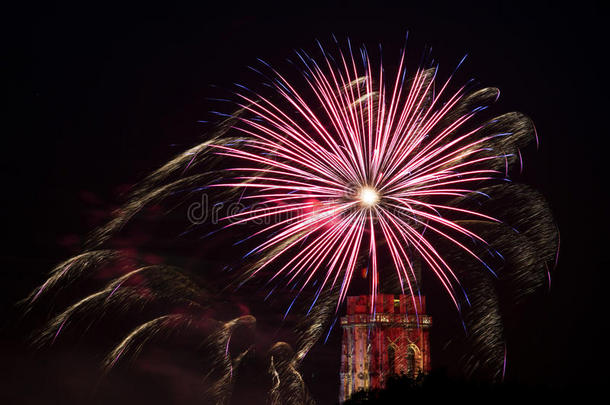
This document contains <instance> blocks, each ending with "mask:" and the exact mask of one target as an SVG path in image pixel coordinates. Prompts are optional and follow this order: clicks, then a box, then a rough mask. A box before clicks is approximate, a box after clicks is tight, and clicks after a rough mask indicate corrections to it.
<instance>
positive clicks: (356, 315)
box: [339, 294, 432, 402]
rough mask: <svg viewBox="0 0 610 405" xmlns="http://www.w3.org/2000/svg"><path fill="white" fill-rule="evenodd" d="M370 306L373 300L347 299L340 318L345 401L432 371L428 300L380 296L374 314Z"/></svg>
mask: <svg viewBox="0 0 610 405" xmlns="http://www.w3.org/2000/svg"><path fill="white" fill-rule="evenodd" d="M414 298H415V299H414ZM371 304H372V303H371V296H368V295H360V296H356V297H347V314H346V315H345V316H344V317H342V318H341V327H342V328H343V341H342V351H341V372H340V377H341V389H340V394H339V400H340V401H341V402H343V401H345V400H346V399H348V398H349V397H350V395H352V394H353V393H354V392H356V391H358V390H361V389H373V388H383V387H384V386H385V382H386V380H387V377H388V376H390V375H393V374H398V375H400V374H405V375H408V376H411V377H416V376H417V375H419V374H420V373H428V372H429V371H430V342H429V329H430V326H431V325H432V320H431V318H430V317H429V316H428V315H426V297H424V296H421V295H419V296H415V297H412V296H410V295H404V294H401V295H392V294H379V295H377V297H376V302H375V303H374V309H375V311H374V314H373V311H371Z"/></svg>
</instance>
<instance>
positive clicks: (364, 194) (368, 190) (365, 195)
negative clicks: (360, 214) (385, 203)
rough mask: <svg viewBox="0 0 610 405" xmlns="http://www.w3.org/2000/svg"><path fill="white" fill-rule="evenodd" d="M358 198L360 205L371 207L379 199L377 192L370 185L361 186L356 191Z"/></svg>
mask: <svg viewBox="0 0 610 405" xmlns="http://www.w3.org/2000/svg"><path fill="white" fill-rule="evenodd" d="M358 199H359V200H360V202H361V203H362V205H364V206H366V207H372V206H373V205H375V204H377V202H378V201H379V193H377V190H375V189H374V188H372V187H362V188H361V189H360V193H358Z"/></svg>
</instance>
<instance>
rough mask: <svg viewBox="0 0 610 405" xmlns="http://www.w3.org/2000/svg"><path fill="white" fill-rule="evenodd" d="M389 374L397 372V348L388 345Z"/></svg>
mask: <svg viewBox="0 0 610 405" xmlns="http://www.w3.org/2000/svg"><path fill="white" fill-rule="evenodd" d="M388 374H396V348H395V347H394V345H390V346H388Z"/></svg>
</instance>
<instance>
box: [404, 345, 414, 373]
mask: <svg viewBox="0 0 610 405" xmlns="http://www.w3.org/2000/svg"><path fill="white" fill-rule="evenodd" d="M406 360H407V375H408V376H409V377H411V378H414V377H415V349H413V347H412V346H409V347H408V348H407V359H406Z"/></svg>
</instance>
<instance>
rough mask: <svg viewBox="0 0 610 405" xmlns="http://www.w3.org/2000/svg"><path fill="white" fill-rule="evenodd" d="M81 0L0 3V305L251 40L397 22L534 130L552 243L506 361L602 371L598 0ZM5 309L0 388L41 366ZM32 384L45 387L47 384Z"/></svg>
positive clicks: (176, 145)
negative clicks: (1, 98) (270, 2)
mask: <svg viewBox="0 0 610 405" xmlns="http://www.w3.org/2000/svg"><path fill="white" fill-rule="evenodd" d="M85 3H88V2H82V3H79V4H76V5H50V4H47V3H43V4H33V3H32V4H28V5H26V6H23V7H20V8H19V9H12V8H9V9H8V10H5V12H4V16H3V19H4V20H5V21H4V22H3V39H4V42H5V45H4V46H3V58H2V59H3V63H2V64H3V65H4V67H5V68H7V69H5V73H4V75H3V78H4V82H5V85H4V88H5V89H7V90H8V92H6V91H5V94H6V96H5V101H6V102H7V106H5V109H4V112H5V113H6V116H5V118H4V119H3V124H4V130H3V131H2V152H3V157H2V162H1V165H2V209H1V212H2V225H3V227H2V230H3V232H2V234H3V244H2V246H3V249H2V255H1V258H2V276H3V278H2V280H3V282H2V287H1V288H2V298H1V302H2V308H3V311H6V313H7V314H9V313H10V312H12V311H13V307H12V304H13V303H14V302H15V301H16V300H18V299H19V298H21V297H23V296H24V295H26V294H27V292H29V290H31V289H32V288H33V287H34V286H35V285H37V284H38V283H40V282H41V281H42V280H43V275H44V273H45V272H47V271H48V270H49V269H50V268H51V267H52V266H53V265H54V264H56V263H57V262H59V261H61V260H63V259H65V258H66V257H69V256H70V255H71V254H72V253H73V251H72V250H71V248H70V247H69V246H70V240H71V239H70V238H71V237H73V235H76V237H77V238H78V237H82V235H84V234H86V233H87V232H88V231H90V230H91V227H92V226H93V225H94V224H95V222H94V221H93V222H92V221H91V220H90V217H91V212H92V211H95V210H97V209H99V210H103V209H107V208H108V207H109V206H111V205H112V204H115V203H116V201H118V200H117V195H118V191H119V190H120V189H121V186H123V185H125V184H133V183H134V182H136V181H138V180H139V179H141V178H142V177H143V176H144V175H146V174H147V173H148V172H149V171H150V170H152V169H154V168H156V167H157V166H159V165H160V164H162V163H164V162H165V161H166V160H168V159H169V158H170V157H171V156H173V155H175V154H176V153H178V152H180V151H182V150H183V149H185V148H186V147H188V146H190V145H194V144H196V143H197V142H198V141H199V140H200V139H201V136H202V135H203V134H204V131H205V126H202V125H201V124H199V123H198V122H197V121H198V120H206V119H209V117H210V115H209V114H208V111H209V110H211V109H214V108H216V106H215V105H214V103H213V102H210V101H209V100H207V99H206V97H215V96H217V94H218V92H217V89H215V88H214V87H213V86H218V87H220V88H230V86H231V84H232V83H233V82H237V81H240V79H241V78H242V77H244V74H245V72H246V70H247V69H246V66H247V65H249V64H252V63H254V61H255V60H256V58H262V59H265V60H267V61H270V62H282V61H283V59H284V58H285V57H287V56H290V55H291V52H292V51H293V50H294V49H296V48H305V49H313V48H314V46H315V43H314V41H315V39H320V40H322V41H326V42H327V43H330V42H331V34H333V33H334V34H336V35H337V36H338V37H343V38H344V37H346V36H349V37H350V38H351V39H352V40H353V42H354V43H360V42H364V43H366V44H367V45H369V47H375V46H376V44H377V43H378V42H382V43H383V45H384V48H385V49H389V50H390V51H389V52H388V53H390V54H391V53H392V52H394V53H397V52H398V49H399V48H400V46H401V45H402V42H403V38H404V34H405V32H406V31H407V30H409V31H410V33H411V34H410V35H411V37H410V39H409V41H410V42H409V45H408V46H409V48H408V49H412V50H413V53H412V54H413V55H416V56H417V57H419V55H421V51H422V50H423V49H424V45H429V46H431V47H432V54H433V55H434V57H435V58H436V59H439V60H440V62H441V66H446V68H447V69H450V67H451V68H452V67H453V66H454V65H455V64H456V63H457V62H458V61H459V60H460V59H461V57H462V56H463V55H464V54H466V53H468V54H469V57H468V59H467V63H466V64H465V65H464V67H463V69H464V72H465V73H464V74H465V75H467V76H469V77H470V76H473V77H476V78H477V79H478V80H479V81H480V82H482V83H484V84H487V85H492V86H497V87H499V88H500V89H501V91H502V96H501V99H500V102H499V105H498V107H497V111H499V112H504V111H512V110H518V111H521V112H523V113H525V114H527V115H529V116H530V117H531V118H532V119H533V120H534V122H535V124H536V127H537V131H538V134H539V136H540V140H541V146H540V149H539V151H538V152H536V153H530V154H529V155H527V156H525V175H524V179H523V180H524V181H525V182H527V183H528V184H531V185H533V186H534V187H536V188H537V189H539V190H541V191H542V192H543V194H544V195H545V196H546V198H547V199H548V200H549V202H550V205H551V208H552V210H553V213H554V215H555V218H556V219H557V221H558V224H559V228H560V231H561V252H560V259H559V266H558V268H557V269H556V271H555V273H554V275H553V281H552V289H551V291H550V292H548V293H544V294H542V295H541V296H537V297H536V298H535V299H532V301H531V302H530V303H529V307H527V311H525V313H524V314H523V323H522V324H521V325H520V326H519V327H520V328H522V329H523V330H522V333H521V332H519V333H516V332H514V333H513V334H514V336H515V337H514V339H515V342H514V345H513V346H512V347H514V348H515V349H513V350H514V351H511V352H510V356H509V361H510V362H509V369H508V373H509V375H512V376H513V377H514V378H515V379H517V380H522V381H526V382H528V383H531V384H537V383H541V384H549V383H557V382H562V383H563V382H567V381H570V380H572V379H574V380H576V381H578V382H580V383H588V382H595V381H601V380H602V379H603V378H605V376H604V375H603V374H600V372H599V371H598V370H597V366H598V364H599V363H602V361H601V356H605V353H604V352H605V350H604V345H602V343H601V342H602V341H601V327H602V324H603V323H604V322H605V319H606V316H605V315H604V311H603V310H602V309H603V308H605V307H606V299H605V298H606V297H604V294H603V292H602V289H603V290H605V284H604V282H603V281H602V274H604V273H602V271H605V270H606V269H607V268H608V260H607V256H606V255H605V254H604V252H605V251H606V250H607V246H605V244H606V239H607V238H606V236H605V231H604V229H605V228H604V224H605V220H606V219H607V213H606V208H607V198H606V197H607V181H606V180H605V179H606V174H605V173H604V170H603V168H602V162H604V161H605V159H606V158H605V157H603V154H602V147H603V139H604V138H606V137H607V130H606V128H605V127H604V126H603V125H602V122H603V121H605V120H606V114H607V113H606V112H605V111H602V109H601V107H602V105H603V106H604V107H605V106H606V105H607V103H606V98H605V96H604V94H603V91H602V85H603V84H604V80H603V79H602V76H601V70H602V69H601V64H602V59H604V58H605V56H606V55H605V54H606V53H607V44H606V38H604V37H602V36H603V34H602V33H603V32H604V31H605V29H604V24H605V23H606V21H605V19H604V18H603V16H602V14H603V11H602V9H601V6H598V5H597V4H596V3H593V2H588V1H579V2H573V3H572V4H571V5H569V6H567V5H561V6H560V5H558V3H560V2H540V3H539V4H537V5H536V6H533V5H531V4H529V2H516V3H515V2H449V4H442V2H405V3H409V5H407V6H403V5H401V6H394V5H390V3H386V2H347V1H345V2H335V3H332V4H333V5H332V6H328V5H325V6H316V5H314V4H312V3H306V2H286V3H292V4H291V5H290V6H286V5H284V6H275V7H271V6H265V5H254V4H253V3H254V2H252V3H250V4H241V3H236V2H215V5H214V6H207V5H204V2H200V4H199V6H197V7H182V6H176V5H169V4H168V5H166V6H157V5H154V6H153V5H151V4H146V5H142V6H138V7H136V6H128V5H126V4H118V5H109V4H108V3H105V2H102V3H99V4H97V5H90V4H86V5H85ZM125 3H126V2H125ZM225 3H226V4H225ZM373 3H375V4H373ZM411 3H413V4H411ZM457 3H460V5H459V6H458V5H457ZM602 159H604V160H602ZM5 319H9V320H11V321H10V322H7V323H8V324H7V325H5V327H4V332H3V335H2V342H1V344H2V346H3V347H2V353H3V356H5V357H6V359H7V361H2V363H3V364H2V368H3V369H5V370H3V375H2V377H1V379H2V380H3V382H4V383H10V384H11V386H8V385H7V387H6V388H3V389H2V391H3V395H4V394H7V393H10V392H13V391H14V392H16V393H23V392H28V391H29V388H25V387H26V386H28V387H29V385H30V383H31V384H32V385H33V386H35V385H36V382H34V381H30V382H27V383H25V381H27V379H28V378H33V377H28V375H29V376H35V378H36V379H45V378H46V377H45V373H52V370H53V367H52V366H49V364H47V363H45V364H40V363H38V361H37V360H35V358H34V359H33V358H32V357H31V356H29V355H26V354H25V353H24V350H23V346H22V345H21V343H20V342H21V341H22V340H23V339H25V336H24V332H23V330H21V329H19V328H14V326H15V325H14V324H13V321H12V320H13V319H14V317H13V316H7V317H5ZM16 330H18V332H16ZM433 357H434V354H433ZM57 358H58V359H60V360H57V361H58V362H59V363H61V362H62V361H63V360H61V359H62V358H61V356H59V355H58V356H57ZM46 361H51V360H48V359H47V360H46ZM62 364H63V363H62ZM66 364H68V363H66ZM64 367H70V366H69V365H67V366H66V365H64ZM30 373H31V374H30ZM92 378H94V377H92ZM15 381H22V382H21V384H23V385H15ZM51 381H53V380H52V379H51ZM49 385H52V384H51V383H49V384H47V385H46V386H45V387H46V388H45V389H46V390H47V392H48V393H50V394H49V397H48V398H54V397H53V395H56V396H57V397H58V398H59V397H61V395H62V394H61V393H57V392H55V393H54V394H53V393H52V392H53V389H52V388H49ZM119 386H120V384H119V383H117V385H116V387H119ZM116 392H120V389H119V388H117V389H116ZM9 398H12V400H13V401H19V400H17V399H16V398H17V396H16V395H15V396H10V395H9ZM333 399H334V398H333ZM16 403H18V402H16ZM23 403H34V402H28V401H27V400H23Z"/></svg>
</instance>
